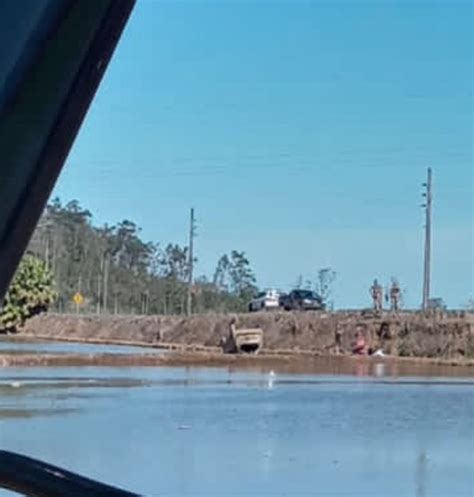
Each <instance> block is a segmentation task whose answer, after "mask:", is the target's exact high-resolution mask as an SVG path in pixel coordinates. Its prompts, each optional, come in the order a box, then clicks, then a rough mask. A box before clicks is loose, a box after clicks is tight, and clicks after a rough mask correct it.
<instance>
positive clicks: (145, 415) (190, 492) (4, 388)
mask: <svg viewBox="0 0 474 497" xmlns="http://www.w3.org/2000/svg"><path fill="white" fill-rule="evenodd" d="M385 372H386V371H384V369H383V368H380V367H379V368H375V369H374V368H372V367H370V368H369V371H368V373H369V374H373V375H374V376H367V375H365V374H362V375H361V376H348V375H346V376H331V375H325V376H324V375H320V376H309V375H307V376H290V375H285V374H281V373H279V372H274V373H273V374H270V371H265V372H262V373H249V372H235V371H232V370H230V369H212V370H210V369H192V368H129V369H126V368H121V369H117V368H76V369H70V368H65V369H57V368H44V369H31V368H27V369H4V370H1V374H0V440H1V446H2V448H3V449H8V450H15V451H19V452H23V453H27V454H31V455H33V456H35V457H40V458H43V459H46V460H47V461H49V462H51V463H53V464H59V465H64V466H66V467H68V468H70V469H73V470H76V471H80V472H82V473H85V474H87V475H90V476H91V477H94V478H99V479H103V480H105V481H107V482H110V483H113V484H116V485H120V486H123V487H126V488H129V489H132V490H135V491H138V492H141V493H143V494H145V495H149V496H154V495H160V496H169V497H170V496H174V497H177V496H186V497H190V496H200V497H203V496H216V495H233V496H255V497H256V496H259V497H261V496H283V495H286V496H293V495H298V496H315V495H317V496H326V495H337V496H356V497H366V496H394V497H395V496H397V497H408V496H410V497H432V496H436V497H441V496H445V497H467V496H472V495H473V493H472V490H473V483H474V482H473V476H472V475H473V472H474V467H473V444H474V439H473V436H474V434H473V425H472V419H473V414H474V402H473V386H474V385H473V382H472V380H471V379H468V378H467V379H466V378H465V379H462V378H456V379H443V378H432V379H423V378H420V377H405V378H397V377H391V376H384V374H385ZM0 495H2V496H3V495H10V494H8V493H6V492H5V493H1V492H0Z"/></svg>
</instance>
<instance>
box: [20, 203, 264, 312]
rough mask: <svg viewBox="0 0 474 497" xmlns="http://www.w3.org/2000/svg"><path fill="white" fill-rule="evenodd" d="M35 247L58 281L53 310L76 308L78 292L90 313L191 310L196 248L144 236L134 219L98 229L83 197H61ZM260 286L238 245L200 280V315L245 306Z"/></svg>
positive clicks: (195, 299)
mask: <svg viewBox="0 0 474 497" xmlns="http://www.w3.org/2000/svg"><path fill="white" fill-rule="evenodd" d="M28 252H29V253H30V254H33V255H35V256H36V257H38V258H40V259H42V260H43V261H44V263H45V264H46V267H47V268H48V269H49V271H50V272H51V274H52V276H53V278H54V281H55V285H56V292H57V298H56V301H55V303H54V304H53V305H52V307H51V310H53V311H56V312H73V311H74V310H75V304H74V302H73V297H74V295H75V294H76V293H79V294H81V295H83V296H84V302H83V304H81V310H82V311H83V312H95V313H115V314H184V313H185V312H186V298H187V291H188V279H189V271H190V266H191V261H190V257H189V247H188V246H182V245H180V244H177V243H168V244H166V245H164V246H162V245H160V244H158V243H154V242H149V241H145V240H143V239H142V236H141V230H140V228H139V227H138V226H137V225H136V224H135V223H134V222H132V221H130V220H128V219H125V220H123V221H121V222H119V223H117V224H113V225H109V224H105V225H103V226H97V225H95V224H94V222H93V215H92V213H91V212H90V211H89V210H88V209H86V208H84V207H82V206H81V204H80V203H79V202H78V201H77V200H72V201H69V202H67V203H62V202H61V200H60V199H59V198H54V199H53V200H52V201H51V202H50V203H49V204H48V205H47V207H46V209H45V211H44V213H43V215H42V217H41V219H40V222H39V223H38V226H37V228H36V230H35V232H34V234H33V237H32V239H31V242H30V244H29V247H28ZM195 261H196V260H194V262H195ZM256 291H257V287H256V278H255V274H254V271H253V270H252V267H251V265H250V262H249V260H248V259H247V257H246V255H245V253H244V252H241V251H238V250H232V251H231V252H230V253H229V254H224V255H222V256H221V257H220V258H219V260H218V261H217V263H216V268H215V271H214V273H213V274H212V276H211V277H210V278H209V277H207V276H204V275H202V276H198V277H196V278H195V281H194V283H193V285H192V287H191V292H192V309H193V311H194V312H197V313H206V312H210V311H215V312H239V311H244V310H245V309H246V307H247V303H248V301H249V299H250V298H251V297H252V296H253V295H254V294H255V292H256Z"/></svg>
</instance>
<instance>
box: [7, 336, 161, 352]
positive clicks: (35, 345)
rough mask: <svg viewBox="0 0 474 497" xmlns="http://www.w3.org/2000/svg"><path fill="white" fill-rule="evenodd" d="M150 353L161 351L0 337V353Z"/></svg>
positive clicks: (148, 348)
mask: <svg viewBox="0 0 474 497" xmlns="http://www.w3.org/2000/svg"><path fill="white" fill-rule="evenodd" d="M34 352H41V353H43V354H144V353H146V354H150V353H163V351H160V350H158V349H153V348H151V347H131V346H128V345H106V344H91V343H73V342H45V341H39V340H36V341H23V340H22V341H15V340H9V339H8V338H3V339H0V353H9V354H31V353H34Z"/></svg>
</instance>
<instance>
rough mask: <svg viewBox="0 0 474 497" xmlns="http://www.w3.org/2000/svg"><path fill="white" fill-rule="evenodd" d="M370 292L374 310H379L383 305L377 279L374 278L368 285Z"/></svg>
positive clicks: (381, 291)
mask: <svg viewBox="0 0 474 497" xmlns="http://www.w3.org/2000/svg"><path fill="white" fill-rule="evenodd" d="M370 294H371V295H372V300H373V302H374V310H375V311H381V310H382V307H383V288H382V285H381V284H380V283H379V282H378V280H377V279H375V280H374V283H373V284H372V286H371V287H370Z"/></svg>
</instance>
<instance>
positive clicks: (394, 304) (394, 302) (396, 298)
mask: <svg viewBox="0 0 474 497" xmlns="http://www.w3.org/2000/svg"><path fill="white" fill-rule="evenodd" d="M400 294H401V290H400V285H399V284H398V281H397V280H396V279H395V278H393V279H392V285H391V287H390V308H391V309H392V311H394V312H397V311H398V309H399V308H400Z"/></svg>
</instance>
